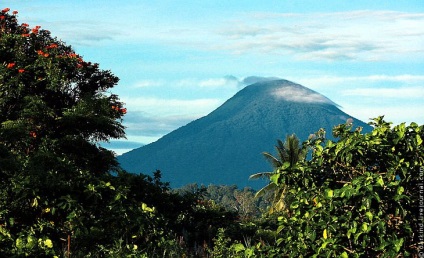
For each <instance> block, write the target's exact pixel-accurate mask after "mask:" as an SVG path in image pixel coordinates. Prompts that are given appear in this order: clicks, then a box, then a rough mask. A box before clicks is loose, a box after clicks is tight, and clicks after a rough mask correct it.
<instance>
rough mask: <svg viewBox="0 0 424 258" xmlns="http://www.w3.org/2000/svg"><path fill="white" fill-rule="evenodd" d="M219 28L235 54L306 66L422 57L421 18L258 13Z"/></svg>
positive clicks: (411, 15) (375, 13)
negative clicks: (278, 57) (282, 57)
mask: <svg viewBox="0 0 424 258" xmlns="http://www.w3.org/2000/svg"><path fill="white" fill-rule="evenodd" d="M233 23H236V26H235V27H234V26H233V27H231V28H230V27H226V26H223V27H222V28H221V31H220V33H221V35H222V36H223V38H225V39H226V41H224V42H225V45H224V44H222V45H220V46H219V47H221V48H224V49H228V50H231V51H233V52H234V53H236V54H240V53H248V52H251V51H253V52H257V53H262V54H276V53H285V54H292V55H294V56H295V57H296V58H298V59H305V60H323V59H324V60H343V59H348V60H362V61H376V60H390V59H393V58H396V55H405V54H407V55H420V56H422V55H423V54H424V37H423V36H424V14H422V13H405V12H393V11H367V10H365V11H351V12H336V13H306V14H285V13H259V14H250V17H249V18H247V17H246V18H244V19H235V20H234V21H233Z"/></svg>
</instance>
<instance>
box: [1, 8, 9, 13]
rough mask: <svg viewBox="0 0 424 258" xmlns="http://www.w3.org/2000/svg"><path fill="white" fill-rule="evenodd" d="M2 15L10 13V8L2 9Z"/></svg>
mask: <svg viewBox="0 0 424 258" xmlns="http://www.w3.org/2000/svg"><path fill="white" fill-rule="evenodd" d="M1 11H2V12H4V13H7V12H8V11H10V8H4V9H3V10H1Z"/></svg>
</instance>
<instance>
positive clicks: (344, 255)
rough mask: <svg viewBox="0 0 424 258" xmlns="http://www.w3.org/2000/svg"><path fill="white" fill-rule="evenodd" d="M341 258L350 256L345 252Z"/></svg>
mask: <svg viewBox="0 0 424 258" xmlns="http://www.w3.org/2000/svg"><path fill="white" fill-rule="evenodd" d="M340 258H349V255H347V253H346V251H344V252H343V253H342V254H341V255H340Z"/></svg>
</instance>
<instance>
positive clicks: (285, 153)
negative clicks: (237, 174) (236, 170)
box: [250, 134, 307, 213]
mask: <svg viewBox="0 0 424 258" xmlns="http://www.w3.org/2000/svg"><path fill="white" fill-rule="evenodd" d="M275 150H276V152H277V156H276V157H275V156H273V155H272V154H271V153H269V152H263V153H262V154H263V155H264V157H265V158H266V159H267V160H268V161H269V162H270V163H271V165H272V167H273V168H274V171H273V172H260V173H257V174H254V175H252V176H250V179H257V178H260V177H267V178H268V179H269V178H270V176H272V175H273V174H275V171H276V170H277V169H279V168H280V167H282V166H288V167H293V166H295V165H296V164H297V163H298V162H299V161H301V160H304V159H305V157H306V153H307V152H306V149H305V148H304V147H302V146H301V144H300V141H299V139H298V138H297V137H296V135H295V134H292V135H287V137H286V141H285V142H284V143H283V142H282V141H281V140H277V145H276V146H275ZM285 191H286V188H284V187H280V188H277V184H276V183H275V182H273V181H270V182H269V184H268V185H266V186H265V187H264V188H262V189H261V190H259V191H258V192H257V193H256V197H260V196H264V194H265V193H266V192H274V196H273V200H272V203H271V207H270V209H269V212H270V213H273V212H278V211H282V210H283V209H284V208H285V203H284V194H285Z"/></svg>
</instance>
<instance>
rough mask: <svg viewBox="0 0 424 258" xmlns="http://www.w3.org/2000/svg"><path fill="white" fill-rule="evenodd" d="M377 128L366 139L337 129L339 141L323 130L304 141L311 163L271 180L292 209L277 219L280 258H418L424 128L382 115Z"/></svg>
mask: <svg viewBox="0 0 424 258" xmlns="http://www.w3.org/2000/svg"><path fill="white" fill-rule="evenodd" d="M370 124H371V125H372V126H373V127H374V129H373V131H372V132H370V133H366V134H363V133H362V132H361V128H356V129H355V130H353V126H352V124H351V123H348V124H342V125H339V126H336V127H335V128H334V129H333V135H334V136H335V137H337V138H338V139H337V141H336V142H334V141H331V140H325V139H324V137H323V136H324V135H325V132H324V131H323V130H320V131H319V132H318V133H317V134H316V137H312V138H310V139H309V140H308V141H307V142H305V143H304V145H305V147H308V148H309V149H310V150H312V159H311V160H304V161H302V162H299V163H297V164H296V165H295V166H293V167H289V166H283V167H281V168H280V169H279V170H278V171H277V173H275V174H274V175H273V176H272V177H271V180H272V181H273V182H274V183H275V184H276V185H277V187H278V189H281V188H287V191H286V195H285V196H284V198H285V200H286V202H287V203H289V204H290V205H288V207H287V209H286V210H285V211H284V213H283V214H281V215H280V217H279V218H278V221H279V229H278V231H277V232H278V234H279V239H278V240H277V241H276V245H275V246H274V247H272V249H273V250H274V251H276V250H278V255H280V256H288V257H300V256H303V257H317V256H326V257H339V256H340V257H409V256H415V257H417V256H418V251H419V249H418V247H419V245H420V243H421V244H422V242H420V241H422V239H421V240H420V238H419V236H418V234H417V232H420V231H419V230H420V224H419V223H422V221H420V219H419V217H418V214H419V198H420V197H419V193H420V188H419V187H422V181H420V180H422V178H421V179H420V173H421V176H422V172H420V169H421V170H422V167H423V165H424V147H423V139H424V126H423V125H421V126H419V125H417V124H416V123H411V124H410V125H409V126H406V125H405V123H402V124H399V125H396V126H391V123H388V122H386V121H384V119H383V117H378V118H376V119H374V120H373V121H372V122H371V123H370ZM420 182H421V183H420ZM421 193H422V191H421Z"/></svg>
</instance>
